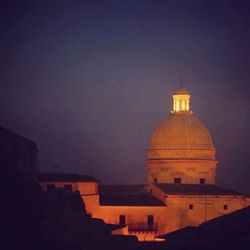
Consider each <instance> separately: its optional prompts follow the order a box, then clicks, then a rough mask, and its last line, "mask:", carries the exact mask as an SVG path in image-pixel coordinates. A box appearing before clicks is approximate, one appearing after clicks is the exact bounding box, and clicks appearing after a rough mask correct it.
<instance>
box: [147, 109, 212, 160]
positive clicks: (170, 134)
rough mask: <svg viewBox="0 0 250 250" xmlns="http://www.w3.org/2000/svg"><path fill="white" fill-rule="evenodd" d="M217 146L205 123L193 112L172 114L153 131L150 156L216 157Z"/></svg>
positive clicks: (165, 157) (149, 150) (162, 157)
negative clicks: (215, 146)
mask: <svg viewBox="0 0 250 250" xmlns="http://www.w3.org/2000/svg"><path fill="white" fill-rule="evenodd" d="M214 157H215V148H214V146H213V142H212V139H211V136H210V134H209V132H208V130H207V128H206V127H205V125H204V124H203V123H202V122H201V121H200V120H199V119H198V118H196V117H195V116H194V115H193V114H192V113H187V114H183V113H182V114H170V115H169V116H168V117H167V118H166V119H165V120H164V121H163V122H161V123H160V124H159V125H158V126H157V127H156V129H155V130H154V132H153V136H152V139H151V142H150V144H149V148H148V158H149V159H150V158H151V159H152V158H153V159H156V158H161V159H169V158H182V159H185V158H193V159H208V158H210V159H214Z"/></svg>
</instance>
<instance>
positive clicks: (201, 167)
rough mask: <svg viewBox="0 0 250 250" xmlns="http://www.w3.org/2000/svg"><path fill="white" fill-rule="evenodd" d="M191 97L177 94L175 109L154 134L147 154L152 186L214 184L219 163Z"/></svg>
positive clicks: (179, 91)
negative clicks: (163, 183) (154, 184)
mask: <svg viewBox="0 0 250 250" xmlns="http://www.w3.org/2000/svg"><path fill="white" fill-rule="evenodd" d="M190 97H191V96H190V94H189V92H188V91H187V90H185V89H183V88H180V89H178V90H177V91H175V92H174V93H173V109H172V111H171V113H170V114H169V116H168V117H167V118H166V119H165V120H163V121H162V122H161V123H160V124H159V125H158V126H157V127H156V128H155V130H154V132H153V135H152V138H151V141H150V144H149V146H148V152H147V164H148V182H149V183H152V182H166V183H169V182H170V183H171V182H173V183H174V180H175V179H178V180H179V181H180V180H181V183H192V184H193V183H199V182H205V183H210V184H211V183H214V178H215V170H216V164H217V161H216V159H215V153H216V151H215V148H214V146H213V142H212V139H211V136H210V134H209V132H208V130H207V128H206V126H205V125H204V124H203V123H202V122H201V121H200V120H199V119H198V118H196V117H195V116H194V114H193V113H192V111H191V110H190Z"/></svg>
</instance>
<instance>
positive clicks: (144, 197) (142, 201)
mask: <svg viewBox="0 0 250 250" xmlns="http://www.w3.org/2000/svg"><path fill="white" fill-rule="evenodd" d="M100 205H101V206H165V204H164V203H163V202H161V201H160V200H158V199H157V198H155V197H154V196H152V195H151V194H140V195H110V194H102V195H100Z"/></svg>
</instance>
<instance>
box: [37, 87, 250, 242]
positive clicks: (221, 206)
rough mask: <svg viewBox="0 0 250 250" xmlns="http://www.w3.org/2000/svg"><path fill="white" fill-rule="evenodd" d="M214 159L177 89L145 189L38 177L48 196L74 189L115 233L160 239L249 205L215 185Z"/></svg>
mask: <svg viewBox="0 0 250 250" xmlns="http://www.w3.org/2000/svg"><path fill="white" fill-rule="evenodd" d="M215 154H216V151H215V148H214V145H213V142H212V139H211V136H210V134H209V132H208V130H207V128H206V127H205V125H204V124H203V123H202V122H201V121H200V120H199V119H198V118H196V117H195V116H194V114H193V112H192V111H191V109H190V94H189V93H188V91H187V90H185V89H183V88H180V89H179V90H177V91H176V92H174V94H173V107H172V111H171V112H170V114H169V115H168V117H167V118H166V119H165V120H164V121H162V122H161V123H160V124H159V125H158V126H157V127H156V129H155V130H154V132H153V135H152V138H151V141H150V144H149V146H148V149H147V184H145V185H100V184H99V182H98V181H97V180H95V179H91V181H89V180H88V181H87V180H86V179H84V178H80V177H79V178H78V179H77V178H75V179H74V181H72V178H71V179H70V178H69V176H68V178H61V177H62V174H61V177H60V178H58V176H57V178H56V176H54V177H53V175H51V174H48V175H44V176H43V177H42V175H41V177H40V183H41V186H42V188H43V189H44V190H47V191H49V190H51V187H52V186H51V185H54V186H53V187H54V188H55V187H63V188H68V189H69V190H78V191H79V192H80V194H81V196H82V198H83V200H84V202H85V206H86V210H87V212H88V213H89V214H91V216H92V217H93V218H102V219H103V220H104V221H105V222H106V223H111V224H120V225H123V226H124V227H123V228H122V229H119V230H116V231H114V232H113V233H114V234H124V235H135V236H137V238H138V240H141V241H143V240H146V241H150V240H160V239H159V238H157V236H159V235H163V234H167V233H169V232H172V231H175V230H178V229H180V228H184V227H187V226H197V225H199V224H201V223H203V222H206V221H209V220H211V219H213V218H216V217H219V216H222V215H224V214H227V213H231V212H233V211H235V210H238V209H242V208H244V207H247V206H249V199H248V198H247V197H245V196H244V195H243V194H241V193H238V192H236V191H232V190H228V189H226V188H222V187H219V186H216V185H215V176H216V165H217V160H216V157H215ZM65 177H66V176H65ZM70 185H71V186H70ZM70 187H71V188H70Z"/></svg>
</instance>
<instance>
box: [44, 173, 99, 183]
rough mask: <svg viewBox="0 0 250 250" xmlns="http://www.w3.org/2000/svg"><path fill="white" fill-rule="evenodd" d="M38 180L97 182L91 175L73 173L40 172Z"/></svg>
mask: <svg viewBox="0 0 250 250" xmlns="http://www.w3.org/2000/svg"><path fill="white" fill-rule="evenodd" d="M39 181H52V182H53V181H59V182H81V181H82V182H97V180H96V179H95V178H94V177H93V176H91V175H79V174H73V173H67V174H65V173H40V174H39Z"/></svg>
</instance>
